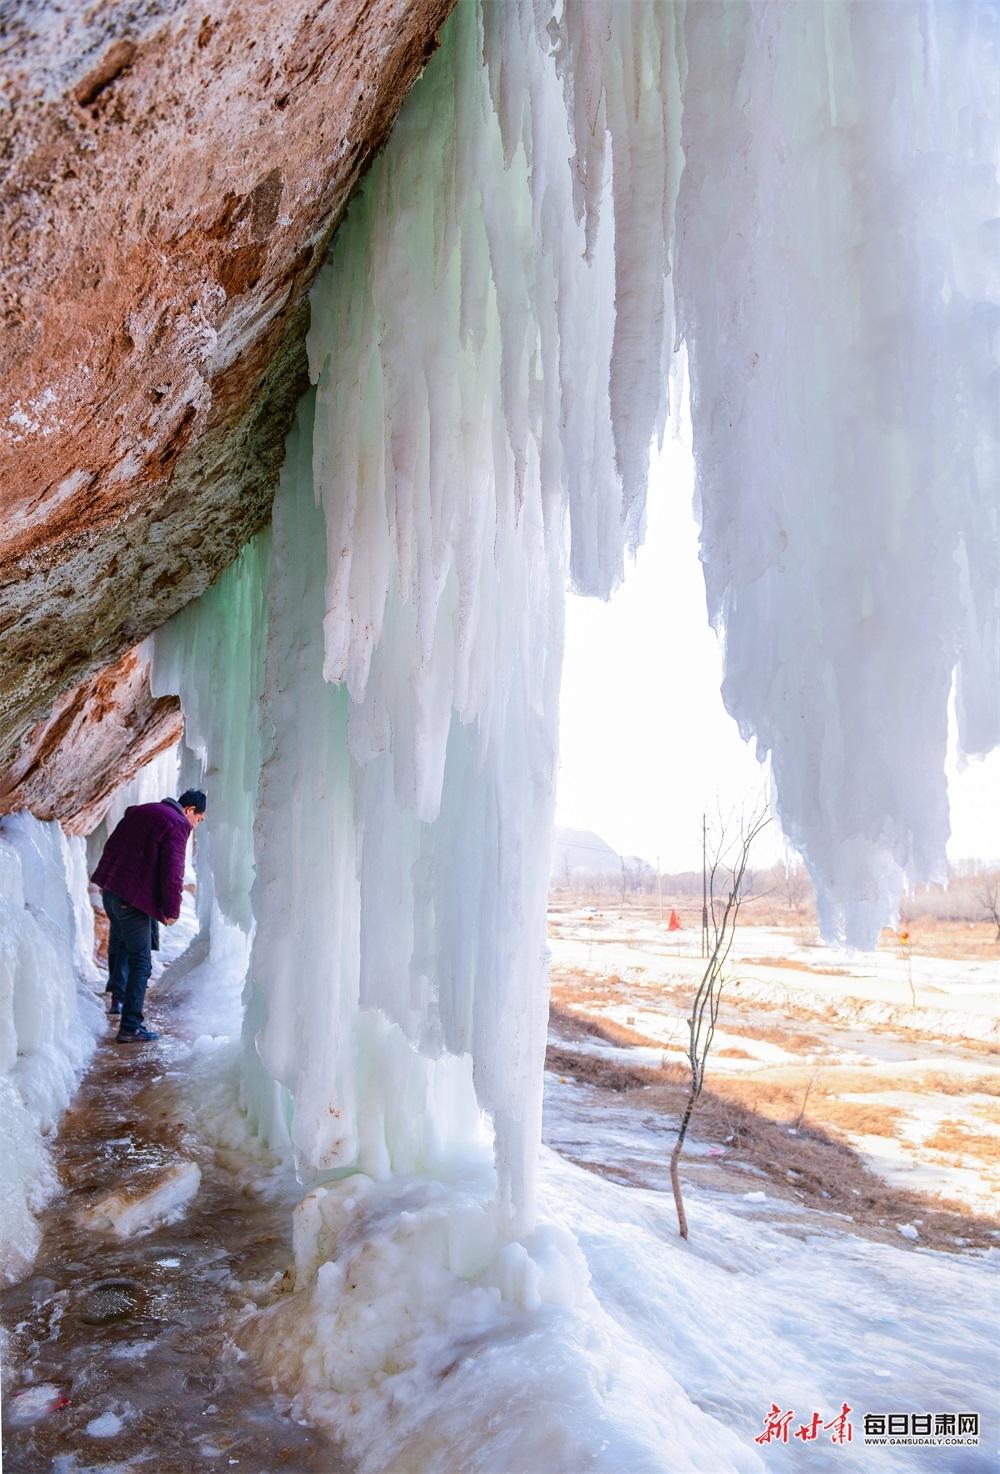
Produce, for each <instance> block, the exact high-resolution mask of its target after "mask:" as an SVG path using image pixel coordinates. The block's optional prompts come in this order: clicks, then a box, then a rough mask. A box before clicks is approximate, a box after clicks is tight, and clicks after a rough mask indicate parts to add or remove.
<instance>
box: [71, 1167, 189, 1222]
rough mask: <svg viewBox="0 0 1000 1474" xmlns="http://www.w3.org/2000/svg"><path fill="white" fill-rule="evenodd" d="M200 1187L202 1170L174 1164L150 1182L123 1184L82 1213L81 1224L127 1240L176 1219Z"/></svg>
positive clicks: (143, 1180)
mask: <svg viewBox="0 0 1000 1474" xmlns="http://www.w3.org/2000/svg"><path fill="white" fill-rule="evenodd" d="M200 1186H201V1169H200V1168H199V1167H198V1165H197V1163H195V1162H175V1163H174V1165H173V1166H171V1167H166V1168H165V1169H164V1170H163V1171H162V1172H158V1173H157V1174H156V1177H155V1178H153V1179H152V1180H146V1179H140V1180H139V1181H138V1182H135V1183H130V1182H126V1183H124V1184H123V1185H122V1186H121V1187H120V1188H117V1189H116V1190H115V1192H113V1193H108V1195H107V1197H104V1198H101V1199H100V1200H99V1201H98V1202H96V1203H93V1204H92V1205H91V1206H90V1207H89V1208H88V1209H87V1210H86V1211H85V1213H84V1214H83V1218H82V1221H83V1223H84V1225H85V1226H86V1227H87V1228H89V1229H93V1230H96V1231H97V1232H108V1233H113V1234H116V1235H117V1237H118V1238H120V1239H125V1238H129V1237H130V1236H131V1235H132V1234H135V1233H141V1232H142V1230H143V1229H147V1228H152V1227H153V1225H154V1224H157V1223H163V1222H169V1221H172V1220H173V1219H174V1218H176V1217H179V1216H180V1215H181V1214H182V1213H183V1212H184V1209H185V1208H186V1207H187V1205H188V1203H190V1202H191V1200H192V1198H193V1197H194V1196H195V1195H196V1194H197V1192H198V1189H199V1187H200Z"/></svg>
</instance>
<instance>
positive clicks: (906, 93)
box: [676, 3, 1000, 946]
mask: <svg viewBox="0 0 1000 1474" xmlns="http://www.w3.org/2000/svg"><path fill="white" fill-rule="evenodd" d="M928 16H929V17H931V19H932V20H933V21H934V23H935V25H936V30H937V34H936V44H935V47H934V48H930V49H928V46H927V44H926V43H927V40H928V36H927V34H926V24H927V17H928ZM995 33H996V12H995V11H993V12H988V10H987V9H986V8H985V7H973V6H952V5H943V6H934V5H930V6H924V5H916V4H913V5H910V4H905V3H901V4H898V5H894V6H891V7H889V8H888V9H886V8H884V7H881V6H872V5H868V4H851V5H844V4H830V5H827V4H817V5H782V4H752V5H750V4H742V3H740V4H731V5H726V6H705V5H694V6H691V7H689V8H688V10H687V13H686V26H685V42H686V51H687V64H688V73H687V82H686V87H685V92H684V148H685V173H684V178H683V182H682V186H681V195H680V202H679V206H678V236H679V244H678V272H677V283H676V291H677V299H678V304H679V325H680V330H681V332H682V333H683V335H684V338H685V340H686V343H687V349H688V356H689V363H690V371H691V385H692V387H691V403H692V418H693V424H694V445H695V456H696V460H697V465H698V478H699V495H700V500H701V509H702V558H703V561H704V563H705V577H706V583H707V587H708V594H709V606H710V611H711V614H712V618H713V620H714V622H715V623H716V625H717V626H718V627H719V628H721V629H722V630H723V631H724V634H725V642H726V680H725V686H724V695H725V699H726V703H727V706H728V707H729V710H730V711H731V712H732V713H733V715H734V716H735V717H736V718H737V720H738V722H739V724H740V728H741V730H742V732H743V733H744V735H745V736H750V735H755V736H756V738H757V743H758V748H759V750H760V752H761V755H764V754H767V753H769V754H770V755H771V762H772V768H773V773H774V779H775V784H776V789H777V795H778V806H779V809H780V813H781V821H782V825H783V827H784V829H785V832H786V834H787V835H788V836H789V838H790V839H791V840H792V842H793V843H794V844H795V845H796V846H797V847H798V848H799V849H800V850H801V851H802V852H803V854H804V855H805V856H806V858H807V860H808V862H809V865H810V869H811V871H812V874H813V878H814V880H815V882H816V886H817V892H818V895H819V901H820V908H821V917H822V921H823V925H824V931H825V932H826V933H827V935H834V934H836V933H838V932H842V933H843V934H846V937H847V940H848V941H850V942H853V943H856V944H859V945H862V946H871V945H872V944H873V943H874V940H875V937H876V935H877V933H878V930H879V928H880V927H881V926H882V925H883V924H885V923H886V922H887V921H889V920H890V918H891V916H892V914H893V912H894V909H895V906H896V902H897V900H898V896H899V892H900V887H901V884H902V881H903V878H904V876H908V877H909V878H910V879H911V880H917V879H922V878H923V879H930V878H938V877H940V876H942V875H943V873H944V868H945V855H944V847H945V841H946V839H947V835H948V812H947V797H946V788H945V779H944V756H945V745H946V726H947V724H946V711H947V702H948V692H949V688H950V684H951V679H952V673H953V670H954V668H955V664H956V661H957V660H960V661H961V669H960V691H961V693H962V695H961V698H960V703H961V707H962V711H963V720H964V725H965V733H964V740H965V741H966V742H967V743H968V744H969V745H970V746H972V747H973V748H974V749H977V750H983V749H984V748H986V747H988V746H991V745H992V744H993V743H995V742H996V741H997V740H998V738H1000V721H998V706H997V703H998V700H1000V698H998V695H997V692H998V690H1000V648H998V639H1000V636H998V629H1000V626H998V622H997V595H996V589H997V582H998V576H1000V553H998V550H1000V541H998V507H997V501H996V490H995V488H996V474H995V473H996V450H995V447H996V430H997V416H996V399H995V394H996V381H995V373H994V370H993V368H992V367H991V365H990V359H989V350H988V348H987V340H988V337H989V335H990V333H991V332H992V331H993V327H992V326H991V324H992V323H993V322H994V321H995V309H996V279H995V273H994V277H993V285H992V286H990V285H989V269H988V257H989V251H990V242H989V239H988V231H989V228H990V227H989V224H988V222H989V221H990V220H991V219H992V218H994V217H995V214H996V201H995V193H994V188H995V186H994V182H993V181H994V169H993V167H992V163H991V160H992V157H993V156H994V155H995V151H996V143H995V139H996V130H995V129H994V130H992V132H987V131H985V130H984V123H985V122H986V118H987V114H988V108H989V107H993V108H995V103H996V90H995V76H996V73H995V70H994V68H995V64H996V34H995ZM935 55H936V56H937V57H938V58H939V60H938V61H937V63H936V64H935V62H934V57H935ZM993 259H994V263H995V245H994V250H993Z"/></svg>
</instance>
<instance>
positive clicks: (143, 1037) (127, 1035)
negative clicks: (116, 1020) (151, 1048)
mask: <svg viewBox="0 0 1000 1474" xmlns="http://www.w3.org/2000/svg"><path fill="white" fill-rule="evenodd" d="M159 1037H160V1036H159V1034H157V1032H156V1030H155V1029H147V1028H145V1027H144V1025H142V1024H140V1025H139V1027H138V1028H137V1029H129V1030H128V1031H127V1032H126V1030H125V1029H119V1030H118V1041H117V1042H118V1043H119V1044H149V1043H150V1042H151V1041H152V1040H153V1039H159Z"/></svg>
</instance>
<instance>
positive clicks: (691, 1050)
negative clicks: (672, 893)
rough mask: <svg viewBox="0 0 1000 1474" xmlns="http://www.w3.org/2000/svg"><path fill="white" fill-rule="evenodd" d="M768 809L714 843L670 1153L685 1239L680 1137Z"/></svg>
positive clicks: (699, 1079) (698, 1085)
mask: <svg viewBox="0 0 1000 1474" xmlns="http://www.w3.org/2000/svg"><path fill="white" fill-rule="evenodd" d="M770 822H771V821H770V816H769V814H768V811H767V806H766V804H764V803H761V804H760V805H759V806H758V807H757V808H756V809H755V810H754V812H753V813H752V814H751V815H750V817H749V818H747V817H746V816H745V815H744V816H742V817H741V819H740V821H739V824H738V829H737V832H736V833H735V834H731V833H729V832H727V830H729V829H730V828H731V826H727V825H726V824H723V823H722V822H721V821H720V823H719V830H718V843H717V845H716V846H715V854H714V858H713V860H712V862H711V865H710V866H709V869H708V885H707V900H708V924H709V949H708V960H707V962H706V963H705V971H704V972H703V973H702V976H701V981H700V983H699V984H698V987H697V989H696V991H695V995H694V1000H693V1002H692V1005H691V1015H690V1017H689V1018H688V1020H687V1024H688V1065H689V1067H690V1071H691V1078H690V1083H689V1085H688V1093H687V1100H686V1101H685V1104H684V1110H683V1112H682V1114H681V1122H680V1126H679V1127H678V1131H677V1140H676V1142H675V1143H674V1149H673V1151H672V1152H671V1154H670V1185H671V1187H672V1188H673V1190H674V1204H675V1206H676V1208H677V1228H678V1232H679V1233H680V1236H681V1238H682V1239H686V1238H687V1236H688V1225H687V1214H686V1213H685V1211H684V1198H683V1195H682V1193H681V1180H680V1170H679V1164H680V1159H681V1153H682V1151H683V1150H684V1138H685V1137H686V1136H687V1130H688V1126H689V1125H690V1124H691V1117H692V1115H693V1114H694V1108H695V1106H696V1104H697V1102H698V1097H699V1096H700V1095H701V1090H702V1086H703V1085H704V1083H705V1068H706V1066H707V1064H708V1056H709V1053H710V1051H711V1048H712V1040H713V1039H714V1037H715V1026H716V1023H717V1022H718V1018H719V1005H720V1003H721V1001H722V988H723V984H724V983H725V981H726V979H727V976H728V972H727V968H728V963H729V953H730V951H731V950H732V945H733V940H734V938H735V935H736V920H737V917H738V916H739V913H740V907H741V906H742V905H743V903H744V901H745V900H747V899H748V896H747V895H746V890H745V886H746V882H747V866H748V864H749V861H750V851H751V849H752V848H753V844H754V841H755V840H756V838H757V836H758V835H759V834H760V832H761V830H763V829H765V828H766V827H767V825H768V824H769V823H770Z"/></svg>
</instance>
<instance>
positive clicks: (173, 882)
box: [90, 799, 191, 921]
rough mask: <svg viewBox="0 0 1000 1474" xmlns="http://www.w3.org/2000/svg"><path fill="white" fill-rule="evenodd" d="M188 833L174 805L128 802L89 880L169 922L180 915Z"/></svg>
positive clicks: (180, 813)
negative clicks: (130, 803) (128, 804)
mask: <svg viewBox="0 0 1000 1474" xmlns="http://www.w3.org/2000/svg"><path fill="white" fill-rule="evenodd" d="M190 833H191V825H190V824H189V823H188V821H187V815H186V814H185V813H184V810H183V809H182V808H181V807H180V806H179V805H178V804H177V803H176V801H174V802H171V803H168V802H167V800H166V799H164V800H163V801H162V802H161V803H158V804H133V805H132V806H131V808H128V809H126V810H125V813H124V814H123V815H122V818H121V821H120V822H119V823H118V824H117V825H116V826H115V831H114V833H113V834H112V835H111V837H110V839H109V840H108V842H107V844H106V845H105V846H104V853H103V854H102V856H101V862H100V864H99V865H98V867H97V869H96V870H95V871H94V873H93V875H92V876H91V877H90V878H91V880H92V881H93V882H94V884H95V885H99V886H100V887H101V890H102V891H111V892H112V894H113V895H116V896H118V897H119V898H120V899H121V900H123V901H127V902H128V904H129V905H130V906H138V908H139V910H140V911H145V912H146V914H147V916H155V917H156V919H157V921H167V920H171V919H173V918H175V917H177V916H179V915H180V913H181V892H182V890H183V887H184V852H185V850H186V849H187V842H188V836H189V835H190Z"/></svg>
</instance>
